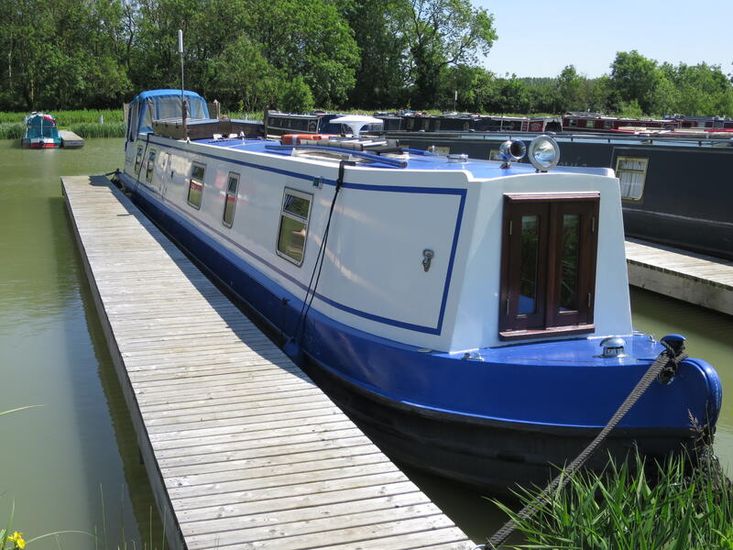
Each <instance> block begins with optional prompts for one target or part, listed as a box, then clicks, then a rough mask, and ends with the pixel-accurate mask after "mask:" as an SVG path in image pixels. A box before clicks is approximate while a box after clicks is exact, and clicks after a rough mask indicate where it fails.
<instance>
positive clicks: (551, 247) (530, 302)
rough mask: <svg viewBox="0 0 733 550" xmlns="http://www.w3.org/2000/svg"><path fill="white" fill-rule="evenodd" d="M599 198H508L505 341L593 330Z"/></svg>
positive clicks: (503, 285) (503, 296)
mask: <svg viewBox="0 0 733 550" xmlns="http://www.w3.org/2000/svg"><path fill="white" fill-rule="evenodd" d="M598 206H599V195H598V194H597V193H576V194H566V193H559V194H546V195H541V196H540V197H537V195H532V194H509V195H505V204H504V230H503V231H504V234H503V245H502V276H501V312H500V323H499V328H500V336H501V337H502V338H504V339H510V338H527V337H530V336H541V335H547V334H548V333H553V332H587V331H589V330H592V328H593V294H592V293H593V290H594V288H595V270H596V248H597V242H598V235H597V226H598Z"/></svg>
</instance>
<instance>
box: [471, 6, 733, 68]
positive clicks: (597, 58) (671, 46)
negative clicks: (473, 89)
mask: <svg viewBox="0 0 733 550" xmlns="http://www.w3.org/2000/svg"><path fill="white" fill-rule="evenodd" d="M471 2H472V4H473V5H474V6H475V7H480V8H484V9H486V10H487V11H488V12H489V13H491V14H493V15H494V28H495V29H496V31H497V33H498V35H499V38H498V39H497V40H496V41H495V42H494V46H493V47H492V48H491V52H489V54H488V56H486V57H483V58H482V59H481V60H480V63H481V65H482V66H483V67H484V68H485V69H487V70H489V71H491V72H493V73H495V74H496V75H498V76H505V75H506V74H507V73H508V74H509V75H511V74H516V75H517V76H518V77H542V76H550V77H554V76H558V75H559V74H560V72H561V71H562V70H563V68H565V67H566V66H567V65H574V66H575V69H576V70H577V71H578V73H579V74H581V75H585V76H587V77H589V78H595V77H598V76H601V75H603V74H610V72H611V69H610V65H611V63H613V60H614V59H615V57H616V53H617V52H619V51H631V50H637V51H638V52H639V53H640V54H641V55H643V56H645V57H647V58H650V59H654V60H656V61H658V62H660V63H662V62H664V61H668V62H669V63H671V64H672V65H678V64H680V63H685V64H687V65H697V64H698V63H702V62H705V63H707V64H708V65H719V66H720V67H721V69H722V70H723V72H724V73H725V74H730V73H731V72H733V31H731V25H733V0H707V1H705V2H701V1H699V0H698V1H694V0H687V1H681V0H667V1H664V0H585V1H583V0H524V1H523V2H515V1H513V0H471Z"/></svg>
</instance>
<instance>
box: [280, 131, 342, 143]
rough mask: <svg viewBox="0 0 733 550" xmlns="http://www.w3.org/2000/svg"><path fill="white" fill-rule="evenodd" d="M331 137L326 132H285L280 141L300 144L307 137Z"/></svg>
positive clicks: (314, 138) (314, 139)
mask: <svg viewBox="0 0 733 550" xmlns="http://www.w3.org/2000/svg"><path fill="white" fill-rule="evenodd" d="M329 137H330V136H328V135H326V134H283V136H282V137H281V138H280V143H282V144H283V145H298V144H300V143H301V142H302V141H303V140H305V139H308V140H313V141H320V140H322V139H328V138H329Z"/></svg>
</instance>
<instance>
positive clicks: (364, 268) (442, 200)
mask: <svg viewBox="0 0 733 550" xmlns="http://www.w3.org/2000/svg"><path fill="white" fill-rule="evenodd" d="M140 147H142V148H143V158H142V161H141V163H140V164H139V166H137V170H136V159H137V158H138V157H139V154H138V150H139V148H140ZM151 153H155V155H154V156H153V157H152V158H151ZM148 162H152V163H153V164H152V168H151V169H150V170H149V169H148ZM258 166H259V167H258ZM125 172H126V173H127V174H128V175H130V176H132V177H133V178H135V175H136V173H139V175H140V177H139V181H140V184H139V185H141V186H143V187H144V189H146V193H148V194H149V195H150V197H151V198H153V199H154V200H158V201H161V202H163V203H165V204H167V205H168V207H169V208H171V209H172V210H173V211H174V212H175V214H176V215H177V216H179V217H181V219H185V220H187V221H188V222H190V223H192V224H194V225H196V226H197V227H198V228H199V230H201V231H202V232H204V233H205V234H206V235H208V236H209V237H210V238H212V239H214V240H215V241H216V242H217V243H219V245H220V246H222V247H224V248H226V249H228V250H230V251H231V252H232V253H233V254H236V255H238V256H240V257H241V258H243V259H244V260H245V261H246V262H247V263H248V264H250V265H251V266H252V267H253V268H254V269H255V270H257V271H258V272H259V273H260V274H261V275H262V276H263V277H266V278H268V279H270V280H273V281H275V282H276V283H277V284H278V285H279V286H280V287H282V288H283V289H285V290H287V291H288V292H290V293H292V294H294V295H295V296H297V297H299V298H301V299H302V297H303V296H304V295H305V288H306V287H307V285H308V281H309V279H310V277H311V274H312V272H313V266H314V262H315V259H316V256H317V254H318V250H319V247H320V246H321V242H322V236H323V233H324V229H325V226H326V223H327V218H328V211H329V208H330V205H331V201H332V200H333V196H334V192H335V186H334V185H333V182H334V181H335V180H336V179H337V175H338V163H336V162H333V161H330V160H314V159H308V158H303V157H297V158H296V157H288V156H283V157H279V156H273V155H270V154H262V153H256V152H249V151H234V150H228V149H226V148H221V147H213V146H207V145H202V144H197V143H185V142H182V141H173V140H169V139H166V138H160V137H157V136H153V135H150V136H148V137H147V138H145V139H139V140H137V141H136V142H134V143H130V144H129V145H128V148H127V154H126V163H125ZM192 176H197V177H198V176H200V177H201V178H202V182H201V183H202V184H203V187H202V190H201V194H200V197H199V196H198V187H192V185H193V184H192V183H191V179H192ZM468 176H469V173H468V172H466V171H461V170H450V171H427V170H425V171H421V170H411V169H399V170H397V169H375V168H362V167H348V168H347V169H346V177H345V185H344V187H343V189H342V190H341V192H340V195H339V197H338V199H337V201H336V205H335V210H334V216H333V220H332V222H331V230H330V234H329V237H328V246H327V250H326V261H325V264H324V268H323V272H322V275H321V279H320V282H319V285H318V289H317V299H316V300H315V301H314V303H313V307H314V308H315V309H317V310H318V311H320V312H322V313H323V314H325V315H326V316H328V317H330V318H332V319H334V320H336V321H338V322H341V323H343V324H345V325H347V326H349V327H354V328H356V329H359V330H363V331H365V332H367V333H370V334H373V335H376V336H380V337H384V338H387V339H390V340H394V341H397V342H401V343H404V344H407V345H411V346H415V347H420V348H429V349H435V350H441V351H451V352H456V351H462V350H470V349H476V348H480V347H490V346H498V345H505V344H508V343H516V340H513V341H511V342H507V341H506V340H502V339H501V338H500V337H499V331H500V328H499V324H498V319H499V311H500V279H501V261H502V216H503V213H502V208H503V204H504V202H503V201H504V195H505V194H507V193H525V194H526V193H546V192H547V188H548V181H547V179H548V178H551V179H552V186H551V187H552V191H553V192H556V191H557V192H566V193H572V192H585V191H598V192H600V209H601V210H600V216H599V220H600V225H599V227H598V232H599V235H598V248H597V250H598V251H597V259H598V265H597V271H596V273H597V274H596V281H595V292H594V296H595V297H597V298H595V299H596V302H595V307H594V312H595V317H594V321H593V322H594V326H595V329H594V331H593V332H592V333H591V334H585V336H588V335H609V334H630V333H631V331H632V329H631V315H630V309H629V299H628V281H627V275H626V264H625V255H624V245H623V226H622V222H621V207H620V199H619V190H618V182H617V180H616V179H615V178H610V177H603V176H593V175H586V174H563V173H560V172H551V173H548V174H546V175H539V176H538V175H536V174H531V175H515V176H508V177H505V178H497V179H490V180H475V181H469V180H468ZM148 180H149V181H148ZM234 180H236V185H234V188H232V185H233V181H234ZM192 189H193V191H194V192H195V193H194V195H192V194H191V193H192ZM228 196H229V198H230V201H231V202H234V204H235V206H234V207H233V210H231V206H229V208H230V211H229V214H227V213H226V212H225V210H226V208H227V207H226V206H225V205H226V204H227V197H228ZM286 196H294V197H296V200H299V202H300V203H301V204H302V205H306V204H307V209H308V216H307V224H306V226H305V227H303V229H302V230H303V231H304V232H306V233H307V234H306V236H305V240H304V257H303V258H302V261H301V260H300V258H299V257H298V255H297V253H296V254H294V255H293V256H292V257H291V256H289V255H288V253H287V252H286V253H283V252H282V251H279V248H280V239H281V238H282V235H281V220H282V219H283V218H284V217H285V216H286V213H284V209H285V204H284V200H285V197H286ZM192 197H193V200H192ZM227 216H229V219H227ZM227 221H230V222H231V223H230V224H227V223H226V222H227ZM297 227H301V226H297ZM294 242H296V243H297V241H294ZM427 251H429V254H428V252H427ZM426 255H429V256H430V261H429V263H428V264H427V266H426V265H425V261H426ZM426 267H427V269H426Z"/></svg>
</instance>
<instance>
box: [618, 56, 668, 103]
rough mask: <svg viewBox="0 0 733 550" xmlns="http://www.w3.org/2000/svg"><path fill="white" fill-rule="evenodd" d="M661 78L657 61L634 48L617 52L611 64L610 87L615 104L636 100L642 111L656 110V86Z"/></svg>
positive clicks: (657, 97)
mask: <svg viewBox="0 0 733 550" xmlns="http://www.w3.org/2000/svg"><path fill="white" fill-rule="evenodd" d="M661 79H662V73H661V71H660V70H659V67H658V66H657V62H656V61H654V60H653V59H648V58H646V57H644V56H643V55H641V54H640V53H639V52H637V51H636V50H632V51H631V52H618V53H617V54H616V59H615V60H614V62H613V63H612V64H611V88H612V90H613V91H614V93H615V98H614V99H615V102H616V105H617V106H619V105H621V104H629V103H630V102H632V101H634V100H636V101H637V102H638V104H639V106H640V107H641V109H642V111H643V112H644V113H646V114H650V113H654V112H656V111H658V110H659V105H658V103H659V102H658V99H659V96H658V95H657V88H658V87H659V85H660V82H661Z"/></svg>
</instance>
